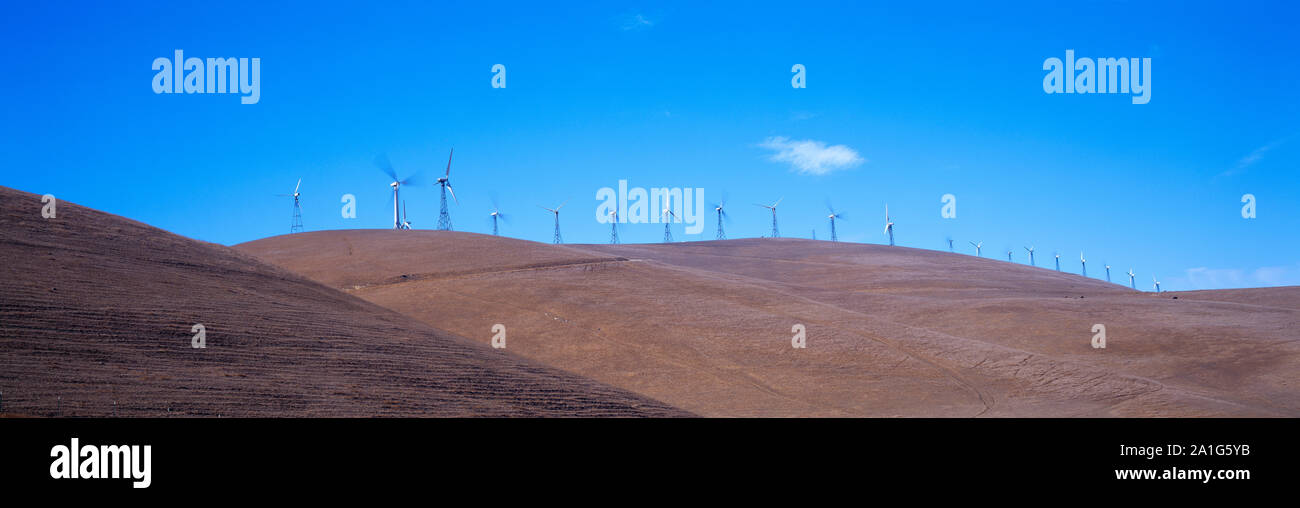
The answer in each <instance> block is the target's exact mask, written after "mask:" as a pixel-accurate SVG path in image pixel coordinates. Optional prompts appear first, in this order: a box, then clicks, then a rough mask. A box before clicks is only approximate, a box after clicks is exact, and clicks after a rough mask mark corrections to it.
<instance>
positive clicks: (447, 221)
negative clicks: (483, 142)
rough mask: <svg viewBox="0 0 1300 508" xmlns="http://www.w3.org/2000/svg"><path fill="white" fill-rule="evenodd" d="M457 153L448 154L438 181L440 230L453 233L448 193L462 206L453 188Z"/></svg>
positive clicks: (452, 150)
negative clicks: (454, 158) (454, 159)
mask: <svg viewBox="0 0 1300 508" xmlns="http://www.w3.org/2000/svg"><path fill="white" fill-rule="evenodd" d="M455 153H456V149H455V148H452V149H451V153H449V154H447V171H446V172H444V173H443V174H442V177H441V178H439V179H438V185H441V186H442V204H441V208H440V209H439V210H438V229H441V230H443V231H451V214H449V213H447V192H448V191H450V192H451V199H453V200H455V201H456V204H458V205H459V204H460V200H459V199H456V190H455V189H452V188H451V156H452V155H454V154H455ZM557 243H558V242H557Z"/></svg>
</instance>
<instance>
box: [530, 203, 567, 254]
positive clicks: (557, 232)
mask: <svg viewBox="0 0 1300 508" xmlns="http://www.w3.org/2000/svg"><path fill="white" fill-rule="evenodd" d="M568 203H569V200H567V199H566V200H564V202H563V203H560V206H557V207H555V208H553V209H552V208H547V207H544V206H542V205H537V206H538V207H540V208H541V209H543V210H546V211H548V212H551V213H552V214H555V239H554V242H555V243H557V244H558V243H564V240H563V239H562V238H560V209H561V208H564V205H566V204H568Z"/></svg>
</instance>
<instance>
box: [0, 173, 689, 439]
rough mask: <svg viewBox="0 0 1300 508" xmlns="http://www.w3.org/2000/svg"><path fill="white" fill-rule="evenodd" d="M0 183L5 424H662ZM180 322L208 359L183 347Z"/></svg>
mask: <svg viewBox="0 0 1300 508" xmlns="http://www.w3.org/2000/svg"><path fill="white" fill-rule="evenodd" d="M40 208H41V202H40V197H39V196H35V195H32V194H27V193H24V192H19V191H15V190H12V189H7V188H3V187H0V259H3V265H2V266H0V281H3V288H4V290H3V291H2V292H0V391H2V392H3V401H2V403H3V410H2V411H0V412H3V413H7V414H11V415H12V414H19V415H35V416H45V415H64V416H104V415H112V414H114V413H116V414H118V415H120V416H167V415H173V416H176V415H201V416H216V415H221V416H388V415H402V416H646V415H649V416H669V415H684V414H687V413H685V412H683V411H680V410H677V409H674V408H671V407H669V406H667V405H665V404H663V403H660V402H656V401H653V400H650V399H648V398H646V397H643V396H640V395H635V394H632V393H629V392H627V391H624V390H621V389H617V388H613V387H610V386H607V385H603V384H600V383H597V382H594V381H591V380H589V379H584V378H581V377H579V376H577V375H573V374H571V373H567V372H563V371H559V370H555V369H553V368H550V367H546V366H543V365H540V364H538V363H536V362H533V361H530V360H527V359H524V358H520V357H518V356H515V355H513V354H510V353H508V352H504V351H499V350H493V349H491V348H490V347H487V346H484V345H482V344H477V343H474V342H470V341H468V340H466V339H464V338H461V337H457V336H455V335H453V334H450V333H447V332H445V331H441V330H438V329H435V328H433V327H431V326H429V325H426V324H423V323H421V322H419V321H416V320H415V319H412V318H410V317H406V316H403V315H400V314H398V313H395V312H393V311H391V310H387V309H384V308H382V307H379V306H377V305H374V304H371V303H368V302H365V301H363V300H361V299H358V298H355V297H353V296H349V295H347V294H345V293H343V292H341V291H338V290H335V289H332V288H329V287H327V286H324V285H321V284H319V283H316V282H312V281H309V280H307V279H305V278H302V277H301V276H298V275H295V274H292V273H290V272H287V271H285V270H283V269H280V268H276V267H273V266H270V265H268V264H265V263H262V262H260V261H257V260H256V259H254V258H252V257H251V256H247V255H245V254H241V253H239V252H237V251H235V250H233V249H230V248H227V247H222V246H218V245H212V244H206V243H202V242H197V241H193V240H189V239H186V238H183V237H179V236H176V235H172V234H169V233H166V232H163V231H160V230H158V229H155V228H152V227H149V226H146V225H143V224H140V223H137V222H133V221H130V220H127V219H123V218H120V217H116V216H112V215H109V214H105V213H101V212H96V211H94V210H90V209H87V208H83V207H80V206H77V205H74V204H71V203H64V202H61V203H59V205H58V209H57V211H58V216H57V218H54V219H44V218H42V217H41V215H40ZM194 324H203V325H204V326H205V327H206V335H207V337H206V340H207V348H206V349H194V348H192V347H191V338H192V336H193V334H192V333H191V329H192V326H193V325H194Z"/></svg>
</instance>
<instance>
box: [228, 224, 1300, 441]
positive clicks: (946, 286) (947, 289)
mask: <svg viewBox="0 0 1300 508" xmlns="http://www.w3.org/2000/svg"><path fill="white" fill-rule="evenodd" d="M235 248H236V249H237V250H240V251H242V252H245V253H248V254H250V255H252V256H255V257H257V258H259V259H262V260H265V261H268V262H270V263H273V264H276V265H279V266H281V267H283V268H285V269H288V270H291V271H293V272H296V273H299V274H301V275H303V276H306V277H308V278H310V279H313V280H315V281H318V282H320V283H322V284H325V285H328V286H331V287H335V288H338V289H341V290H343V291H346V292H347V293H350V294H352V295H355V296H358V297H360V298H362V299H364V300H366V301H369V302H372V303H374V304H377V305H379V306H382V307H385V308H388V309H392V310H394V311H396V312H400V313H402V314H405V315H407V316H411V317H413V318H415V319H418V320H420V321H423V322H424V323H427V324H429V325H431V326H436V327H438V328H440V329H443V330H447V331H449V332H451V333H454V334H457V335H460V336H464V337H467V338H470V339H472V340H476V341H479V342H481V343H483V344H487V343H488V342H489V341H490V339H491V337H492V335H493V333H492V326H493V325H494V324H497V323H500V324H503V325H505V326H506V327H507V331H508V332H507V346H508V347H507V350H508V351H510V352H512V353H515V354H518V355H521V356H524V357H527V358H530V359H533V360H536V361H538V362H540V363H543V364H546V365H550V366H553V367H557V368H560V369H563V370H566V371H569V372H573V373H575V374H578V375H581V376H584V377H587V378H591V379H594V380H596V381H600V382H603V383H607V384H609V385H613V386H617V387H620V388H624V389H627V390H629V391H632V392H636V393H639V394H643V395H645V396H648V397H651V398H654V399H657V400H661V401H664V402H666V403H668V404H672V405H674V406H677V407H680V408H683V409H686V410H689V411H692V412H695V413H697V414H701V415H708V416H942V417H973V416H981V417H987V416H1032V417H1039V416H1084V417H1097V416H1101V417H1105V416H1124V417H1132V416H1139V417H1140V416H1170V417H1176V416H1290V417H1295V416H1300V385H1297V381H1298V379H1300V344H1297V341H1296V338H1297V337H1300V332H1297V331H1296V330H1297V329H1300V288H1297V287H1284V288H1265V289H1246V290H1229V291H1196V292H1184V293H1162V294H1159V295H1157V294H1152V293H1147V292H1138V291H1132V290H1130V289H1128V288H1127V287H1125V286H1123V285H1117V284H1109V283H1106V282H1104V281H1100V280H1097V279H1090V278H1084V277H1081V276H1078V275H1073V274H1068V273H1058V272H1055V271H1053V270H1050V269H1043V268H1033V267H1029V266H1025V265H1022V264H1011V263H1007V262H1003V261H997V260H993V259H980V258H976V257H973V256H968V255H960V254H950V253H947V252H938V251H929V250H919V249H911V248H904V247H887V246H881V245H864V244H847V243H829V242H817V241H809V240H797V239H743V240H729V241H709V242H692V243H677V244H651V245H616V246H612V245H566V246H556V245H548V244H539V243H534V242H527V241H522V240H515V239H509V238H501V237H492V236H486V235H479V234H473V233H457V232H437V231H388V230H353V231H323V232H312V233H305V234H298V235H290V236H280V237H274V238H268V239H263V240H258V241H254V242H250V243H246V244H242V245H239V246H236V247H235ZM1043 258H1045V259H1040V263H1039V264H1040V266H1042V265H1044V263H1043V261H1046V262H1047V263H1050V262H1051V260H1050V259H1046V256H1043ZM1096 269H1097V270H1100V269H1101V267H1100V266H1098V267H1097V268H1096ZM1098 273H1100V271H1099V272H1098ZM1115 276H1116V280H1117V281H1120V280H1123V281H1124V282H1127V279H1126V278H1125V277H1126V276H1125V275H1120V274H1119V273H1118V272H1116V274H1115ZM796 324H802V325H804V327H805V328H806V330H807V348H805V349H794V348H792V347H791V337H792V335H793V333H791V330H792V327H793V326H794V325H796ZM1095 324H1102V325H1104V326H1105V327H1106V333H1107V343H1106V348H1105V349H1094V348H1093V347H1092V345H1091V339H1092V337H1093V331H1092V329H1093V326H1094V325H1095Z"/></svg>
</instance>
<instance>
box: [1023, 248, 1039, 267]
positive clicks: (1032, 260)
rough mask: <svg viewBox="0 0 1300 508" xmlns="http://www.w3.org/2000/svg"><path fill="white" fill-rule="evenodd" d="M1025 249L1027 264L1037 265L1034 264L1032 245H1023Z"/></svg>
mask: <svg viewBox="0 0 1300 508" xmlns="http://www.w3.org/2000/svg"><path fill="white" fill-rule="evenodd" d="M1025 250H1027V251H1029V266H1038V265H1035V264H1034V246H1033V245H1030V246H1028V247H1025Z"/></svg>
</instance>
